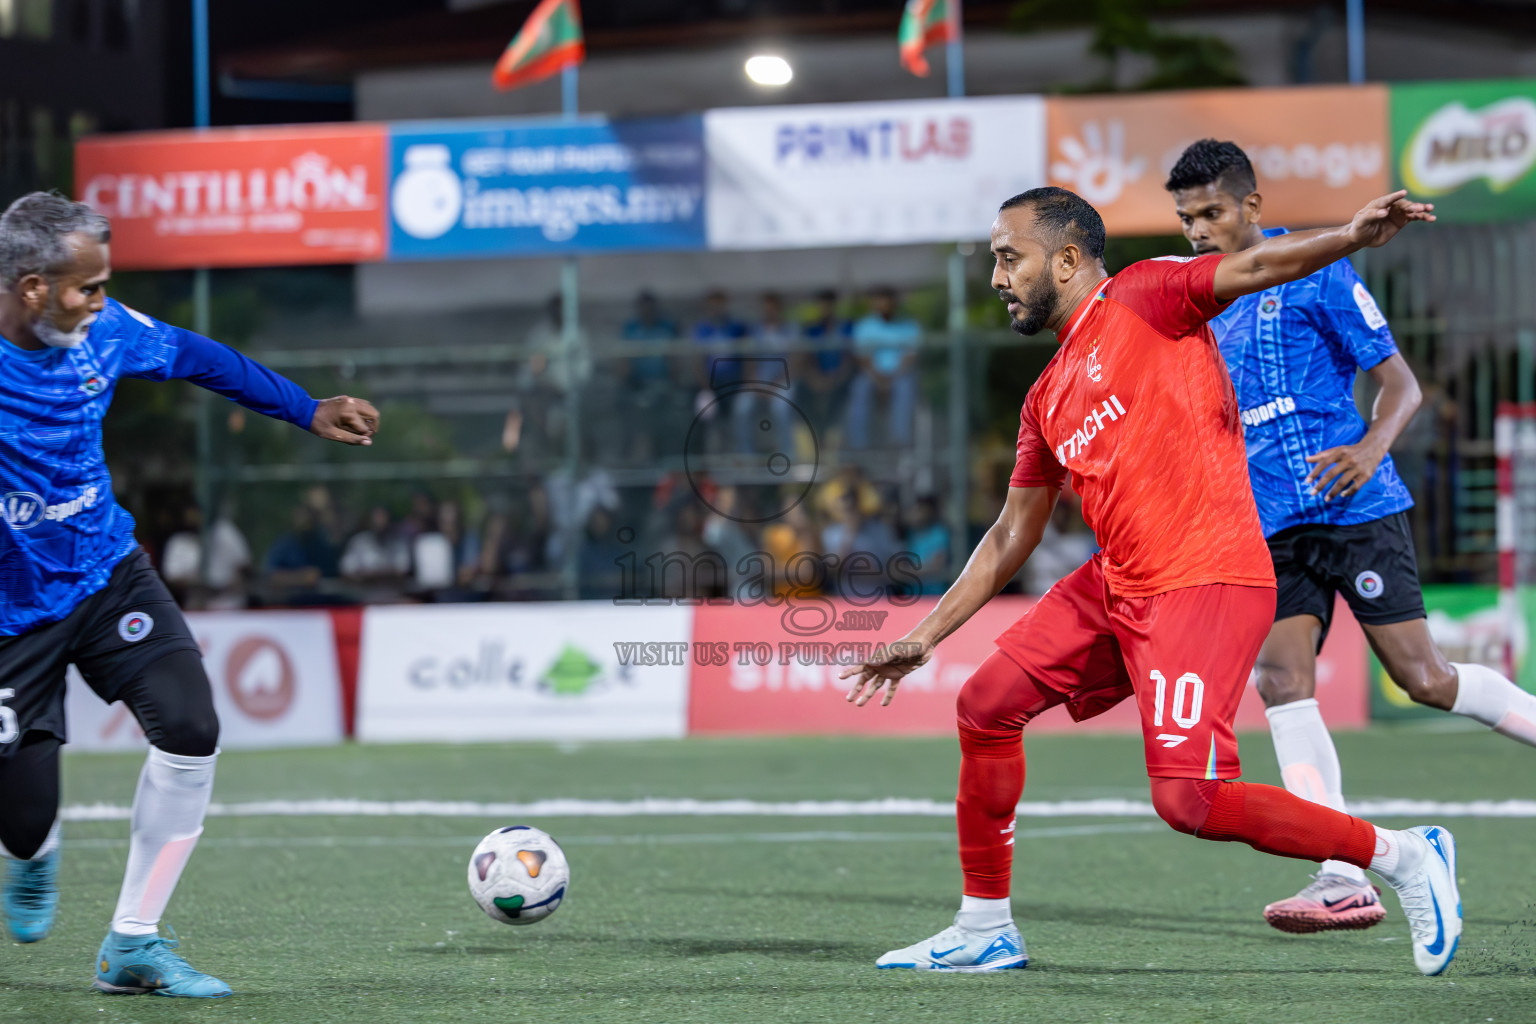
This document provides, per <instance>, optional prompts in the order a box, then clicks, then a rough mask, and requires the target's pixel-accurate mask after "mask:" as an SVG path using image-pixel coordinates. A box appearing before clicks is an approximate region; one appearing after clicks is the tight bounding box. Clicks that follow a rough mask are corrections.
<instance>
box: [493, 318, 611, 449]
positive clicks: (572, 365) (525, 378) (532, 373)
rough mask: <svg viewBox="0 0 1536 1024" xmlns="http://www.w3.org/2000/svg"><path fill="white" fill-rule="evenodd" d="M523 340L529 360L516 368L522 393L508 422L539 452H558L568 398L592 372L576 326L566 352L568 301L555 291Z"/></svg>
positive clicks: (519, 389) (581, 333) (563, 433)
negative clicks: (541, 317)
mask: <svg viewBox="0 0 1536 1024" xmlns="http://www.w3.org/2000/svg"><path fill="white" fill-rule="evenodd" d="M523 344H524V347H525V350H526V352H527V358H526V360H525V361H524V363H523V365H522V367H521V368H520V370H519V372H518V376H517V389H518V396H517V401H516V403H515V405H514V407H513V409H512V411H511V413H509V415H508V420H509V424H508V425H509V426H510V425H511V421H512V420H514V419H515V420H517V421H518V427H519V429H518V431H517V433H518V438H519V440H520V441H521V442H523V443H524V444H528V445H531V446H532V447H533V448H534V450H535V451H537V452H539V453H549V452H559V451H561V450H563V448H562V446H563V445H564V443H565V442H564V438H565V396H566V394H567V392H569V391H570V390H571V389H572V388H580V387H582V386H583V385H585V384H586V382H587V381H588V380H589V379H590V378H591V376H592V357H591V354H590V351H589V348H588V346H587V338H586V334H585V333H584V332H581V331H579V330H578V332H577V335H576V341H575V344H574V346H571V348H570V350H569V351H567V346H566V342H565V304H564V303H563V301H562V300H561V297H560V296H559V295H555V296H552V297H551V298H550V300H549V302H548V303H547V304H546V305H545V307H544V317H543V319H541V320H539V322H538V323H536V324H534V325H533V327H532V328H530V329H529V331H528V334H527V335H526V336H525V337H524V339H523Z"/></svg>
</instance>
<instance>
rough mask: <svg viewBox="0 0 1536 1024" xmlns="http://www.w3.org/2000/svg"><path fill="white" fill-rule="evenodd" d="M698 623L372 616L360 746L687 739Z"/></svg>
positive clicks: (587, 615)
mask: <svg viewBox="0 0 1536 1024" xmlns="http://www.w3.org/2000/svg"><path fill="white" fill-rule="evenodd" d="M691 619H692V609H690V608H685V607H664V608H662V607H635V608H630V607H616V606H615V605H614V604H613V603H612V602H602V601H591V602H579V603H578V602H556V603H549V604H536V603H528V604H522V603H519V604H499V605H436V606H414V607H393V608H369V609H368V610H367V611H366V612H364V614H363V642H362V657H361V663H360V665H359V669H358V711H357V737H358V739H360V740H387V741H399V742H417V741H422V740H454V741H464V740H486V741H499V740H534V739H548V740H563V739H572V740H584V739H652V738H668V737H677V736H682V735H683V733H684V728H685V724H686V715H687V703H688V666H689V664H690V661H689V657H688V650H687V649H688V640H689V625H690V622H691Z"/></svg>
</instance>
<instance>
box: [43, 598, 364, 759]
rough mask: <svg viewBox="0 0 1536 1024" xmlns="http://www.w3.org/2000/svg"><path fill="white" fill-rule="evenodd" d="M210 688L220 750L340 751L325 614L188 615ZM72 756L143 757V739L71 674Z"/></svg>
mask: <svg viewBox="0 0 1536 1024" xmlns="http://www.w3.org/2000/svg"><path fill="white" fill-rule="evenodd" d="M187 622H188V624H189V625H191V627H192V634H193V636H195V637H196V638H197V642H198V644H199V645H200V646H201V647H202V649H203V666H204V668H206V669H207V671H208V680H209V682H211V683H212V684H213V702H214V707H215V708H217V710H218V713H219V746H220V747H221V748H222V749H224V750H246V749H252V748H257V747H299V746H319V745H322V744H330V743H338V742H340V740H341V736H342V722H341V686H340V684H339V683H338V681H337V676H336V641H335V634H334V633H333V631H332V629H331V617H330V616H329V615H327V614H326V613H325V612H191V613H188V615H187ZM65 715H66V716H67V719H68V723H69V743H70V748H71V749H73V750H142V749H144V745H145V744H144V733H143V732H142V731H140V729H139V725H138V722H137V721H135V720H134V717H133V714H132V712H130V711H129V710H128V708H127V707H125V706H124V705H123V704H122V703H121V702H119V703H116V704H112V705H110V706H108V705H106V704H103V703H102V701H101V698H100V697H98V696H96V694H95V692H94V691H93V690H91V688H90V687H88V686H86V685H85V681H84V680H83V679H81V678H80V676H79V674H78V673H77V672H75V670H74V669H73V668H71V669H70V670H69V691H68V696H67V697H66V700H65Z"/></svg>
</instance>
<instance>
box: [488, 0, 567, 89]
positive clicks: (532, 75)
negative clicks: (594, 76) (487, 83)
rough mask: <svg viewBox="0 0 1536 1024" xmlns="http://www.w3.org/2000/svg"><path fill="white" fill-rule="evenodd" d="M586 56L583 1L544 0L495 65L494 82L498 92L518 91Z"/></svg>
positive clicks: (492, 77)
mask: <svg viewBox="0 0 1536 1024" xmlns="http://www.w3.org/2000/svg"><path fill="white" fill-rule="evenodd" d="M586 57H587V43H586V40H585V39H583V38H582V35H581V3H580V0H542V2H541V3H540V4H539V6H537V7H535V8H534V9H533V13H532V14H530V15H528V20H527V21H526V22H524V23H523V27H522V28H521V29H520V30H519V31H518V33H517V37H516V38H515V39H513V40H512V42H511V43H509V44H508V45H507V49H506V52H505V53H503V54H502V55H501V59H500V60H498V61H497V62H496V70H495V71H493V72H491V81H492V82H494V83H495V85H496V88H498V89H516V88H517V87H518V86H521V85H527V84H529V83H530V82H537V81H538V80H539V79H541V78H548V77H549V76H550V75H552V74H554V73H555V72H556V71H560V70H563V69H565V68H568V67H571V66H572V65H575V64H580V63H581V62H582V61H583V60H585V59H586Z"/></svg>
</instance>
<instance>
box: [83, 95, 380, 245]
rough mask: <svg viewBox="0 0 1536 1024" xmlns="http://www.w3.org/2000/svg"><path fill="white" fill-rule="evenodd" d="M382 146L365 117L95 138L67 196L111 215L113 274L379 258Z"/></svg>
mask: <svg viewBox="0 0 1536 1024" xmlns="http://www.w3.org/2000/svg"><path fill="white" fill-rule="evenodd" d="M387 144H388V142H387V135H386V132H385V128H384V126H383V125H368V124H358V125H351V124H327V125H314V126H284V127H280V128H213V129H207V130H205V131H200V132H139V133H133V134H127V135H105V136H97V137H94V138H88V139H83V140H81V141H80V143H79V144H78V145H77V146H76V148H75V193H76V196H77V198H79V199H80V200H82V201H84V202H87V203H90V204H91V205H92V206H93V207H95V208H96V209H97V210H99V211H100V212H101V213H103V214H105V215H106V216H107V217H109V218H111V220H112V260H113V263H114V264H115V265H116V266H117V267H119V268H121V269H161V268H172V267H198V266H202V267H246V266H266V265H270V264H292V263H356V262H362V261H368V260H377V259H382V258H383V257H384V243H385V234H384V232H385V224H384V207H385V195H386V192H387V188H388V183H387V181H386V180H385V176H384V175H385V162H384V154H385V149H386V147H387Z"/></svg>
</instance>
